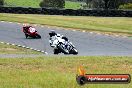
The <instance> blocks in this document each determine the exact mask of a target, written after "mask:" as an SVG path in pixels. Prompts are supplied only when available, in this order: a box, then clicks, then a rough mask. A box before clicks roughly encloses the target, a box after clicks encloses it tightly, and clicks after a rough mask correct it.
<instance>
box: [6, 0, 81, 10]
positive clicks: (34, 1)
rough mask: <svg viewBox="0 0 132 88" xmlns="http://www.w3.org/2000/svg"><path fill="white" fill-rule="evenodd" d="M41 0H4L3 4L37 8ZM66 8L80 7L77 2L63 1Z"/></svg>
mask: <svg viewBox="0 0 132 88" xmlns="http://www.w3.org/2000/svg"><path fill="white" fill-rule="evenodd" d="M40 1H42V0H5V6H13V7H35V8H39V7H40V6H39V3H40ZM65 8H66V9H79V8H81V6H80V3H79V2H70V1H66V2H65Z"/></svg>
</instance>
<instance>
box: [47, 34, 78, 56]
mask: <svg viewBox="0 0 132 88" xmlns="http://www.w3.org/2000/svg"><path fill="white" fill-rule="evenodd" d="M49 43H50V46H51V47H53V48H54V54H59V53H64V54H74V55H77V54H78V51H77V49H76V48H75V46H74V45H73V44H72V43H71V42H69V41H65V39H62V38H61V37H57V36H53V37H51V38H50V40H49Z"/></svg>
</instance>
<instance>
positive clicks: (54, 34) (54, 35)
mask: <svg viewBox="0 0 132 88" xmlns="http://www.w3.org/2000/svg"><path fill="white" fill-rule="evenodd" d="M49 35H50V41H53V40H54V39H55V37H59V38H61V39H64V40H65V45H66V47H67V43H68V41H69V40H68V38H67V37H65V36H63V35H60V34H58V33H56V32H55V31H51V32H50V33H49ZM50 46H51V47H53V46H52V43H51V42H50ZM54 54H58V51H57V49H55V50H54Z"/></svg>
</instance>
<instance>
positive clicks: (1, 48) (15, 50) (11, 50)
mask: <svg viewBox="0 0 132 88" xmlns="http://www.w3.org/2000/svg"><path fill="white" fill-rule="evenodd" d="M0 54H41V53H40V52H37V51H33V50H30V49H25V48H21V47H17V46H12V45H6V44H1V43H0Z"/></svg>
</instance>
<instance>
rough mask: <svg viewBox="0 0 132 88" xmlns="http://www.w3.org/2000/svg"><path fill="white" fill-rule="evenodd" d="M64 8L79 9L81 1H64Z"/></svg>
mask: <svg viewBox="0 0 132 88" xmlns="http://www.w3.org/2000/svg"><path fill="white" fill-rule="evenodd" d="M65 8H67V9H80V8H81V3H79V2H70V1H66V2H65Z"/></svg>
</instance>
